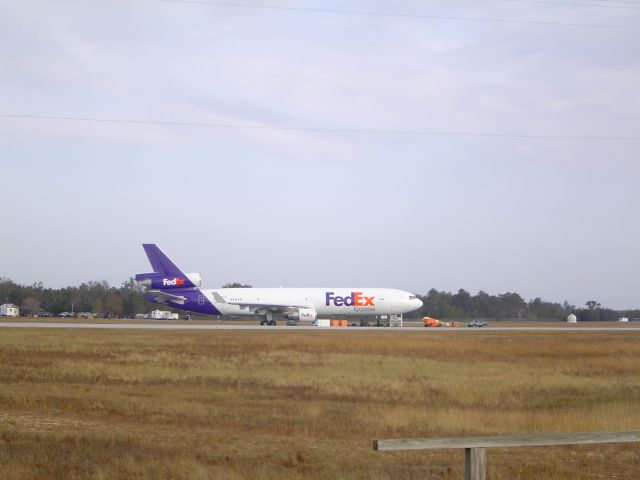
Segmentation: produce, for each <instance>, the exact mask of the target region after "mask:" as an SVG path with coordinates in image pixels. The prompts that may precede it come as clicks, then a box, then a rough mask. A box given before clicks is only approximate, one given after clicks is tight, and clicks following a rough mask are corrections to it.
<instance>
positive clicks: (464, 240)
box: [0, 0, 640, 308]
mask: <svg viewBox="0 0 640 480" xmlns="http://www.w3.org/2000/svg"><path fill="white" fill-rule="evenodd" d="M230 1H231V0H230ZM256 2H258V0H256ZM572 2H574V0H566V3H572ZM243 3H244V2H243ZM575 3H580V4H581V5H579V6H578V5H558V4H553V3H544V2H516V1H504V0H482V1H473V2H472V1H455V0H454V1H447V2H435V1H425V0H422V1H398V2H389V1H387V2H384V1H367V2H364V1H359V2H358V1H347V0H344V1H323V2H320V1H313V0H289V1H287V0H280V1H278V2H275V1H274V0H260V1H259V2H258V3H257V4H259V5H279V6H292V7H298V8H311V9H313V8H320V9H334V10H343V11H344V10H358V11H368V12H380V13H396V14H410V15H416V16H413V17H411V16H388V15H359V14H348V13H327V12H325V13H322V12H313V11H301V10H282V9H264V8H246V7H230V6H221V5H218V6H216V5H200V4H186V3H178V2H167V1H156V0H138V1H124V0H121V1H109V2H91V1H84V0H83V1H80V0H78V1H65V0H63V1H60V2H51V1H35V0H34V1H29V2H13V1H8V0H2V1H0V114H2V115H6V114H10V115H35V116H56V117H69V118H77V117H82V118H98V119H113V120H136V121H150V122H178V123H199V124H202V123H209V124H225V125H253V126H278V127H294V128H309V129H337V130H351V131H337V132H336V131H332V132H328V131H305V130H268V129H266V130H260V129H243V128H214V127H210V126H209V127H207V126H194V125H191V126H188V125H143V124H129V123H105V122H91V121H78V120H51V119H49V120H47V119H33V118H31V119H26V118H15V117H0V166H1V169H0V178H2V182H1V185H2V186H1V190H0V191H1V192H2V202H1V203H0V209H1V214H2V229H1V233H0V276H3V277H8V278H11V279H12V280H14V281H17V282H20V283H27V284H29V283H32V282H35V281H42V282H44V284H45V285H47V286H53V287H60V286H66V285H78V284H80V283H81V282H84V281H88V280H101V279H105V280H107V281H109V282H110V283H111V284H114V285H120V284H121V283H122V282H123V281H125V280H127V279H128V278H129V277H130V276H132V275H133V274H135V273H139V272H144V271H148V270H149V269H150V267H149V266H148V263H147V260H146V257H145V256H144V253H143V250H142V248H141V246H140V244H141V243H142V242H153V243H157V244H159V245H160V247H161V248H162V249H164V250H165V251H166V252H167V253H168V254H169V256H171V257H172V258H173V259H174V260H175V261H176V263H178V265H180V266H183V267H184V268H185V269H186V270H188V271H199V272H201V273H202V275H203V277H204V282H205V284H206V285H207V286H210V287H218V286H220V285H222V284H223V283H225V282H229V281H240V282H245V283H250V284H253V285H256V286H276V287H277V286H292V287H293V286H380V287H390V288H400V289H406V290H410V291H414V292H417V293H421V294H422V293H426V292H427V291H428V290H429V289H431V288H437V289H439V290H450V291H457V290H458V289H459V288H464V289H467V290H469V291H471V292H472V293H476V292H477V291H478V290H484V291H486V292H488V293H491V294H497V293H503V292H506V291H515V292H518V293H520V294H521V295H523V297H525V298H526V299H531V298H534V297H542V298H543V299H546V300H552V301H560V302H561V301H564V300H568V301H569V302H571V303H573V304H576V305H583V304H584V302H585V301H587V300H591V299H594V300H597V301H600V302H601V303H602V304H603V305H606V306H610V307H615V308H637V307H640V275H639V266H640V221H639V212H640V189H639V185H640V155H639V153H638V152H639V151H640V140H639V139H640V88H639V87H640V50H639V48H638V46H639V45H640V28H603V27H587V26H578V25H573V26H571V25H566V24H581V25H593V24H597V25H608V26H612V27H613V26H618V27H624V26H635V27H640V3H638V4H637V5H636V6H634V5H633V4H632V3H631V2H628V3H622V2H618V3H615V4H614V3H612V2H591V1H589V0H582V1H580V2H577V1H575ZM587 4H589V5H609V8H603V7H597V6H586V5H587ZM624 6H626V7H629V8H621V7H624ZM421 15H422V16H432V17H434V16H439V17H450V18H449V19H444V18H424V17H420V16H421ZM451 17H458V18H460V17H466V18H482V19H504V20H518V21H520V22H504V23H502V22H489V21H465V20H460V19H453V18H451ZM522 22H540V23H522ZM560 24H565V25H560ZM352 130H375V131H378V133H364V132H360V133H358V132H353V131H352ZM380 132H386V133H380ZM398 132H423V133H438V132H440V133H468V134H479V135H485V134H488V135H489V136H456V135H449V136H447V135H444V136H439V135H418V134H411V133H404V134H402V133H398ZM494 134H497V135H505V134H506V135H516V136H517V135H524V136H530V138H520V137H509V136H507V137H500V136H498V137H495V136H490V135H494ZM544 136H555V137H580V138H539V137H544ZM585 137H586V138H585ZM594 137H598V138H594ZM600 137H617V138H619V137H626V138H627V139H626V140H624V139H618V140H607V139H602V138H600ZM634 139H635V140H634Z"/></svg>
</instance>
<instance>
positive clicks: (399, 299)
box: [201, 288, 422, 317]
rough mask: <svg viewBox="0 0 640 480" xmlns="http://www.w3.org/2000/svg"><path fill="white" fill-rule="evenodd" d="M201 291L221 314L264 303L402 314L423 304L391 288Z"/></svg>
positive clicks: (339, 312)
mask: <svg viewBox="0 0 640 480" xmlns="http://www.w3.org/2000/svg"><path fill="white" fill-rule="evenodd" d="M201 292H202V293H203V294H204V295H205V296H206V297H207V299H208V300H209V301H210V302H211V303H212V304H213V305H214V306H215V307H216V308H217V309H218V310H219V311H220V313H221V314H222V315H255V314H256V313H257V312H259V310H260V306H261V305H264V306H267V305H271V306H281V307H282V308H286V307H304V308H311V309H314V310H315V311H316V312H317V314H318V317H323V316H345V317H349V316H351V317H353V316H358V317H362V316H366V315H399V314H403V313H407V312H411V311H413V310H417V309H418V308H420V307H421V306H422V302H421V301H420V300H419V299H418V298H416V296H415V295H414V294H413V293H410V292H404V291H402V290H394V289H389V288H220V289H202V290H201ZM220 297H221V298H220ZM221 299H223V300H224V302H222V301H220V300H221Z"/></svg>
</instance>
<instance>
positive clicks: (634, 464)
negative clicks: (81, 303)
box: [0, 329, 640, 480]
mask: <svg viewBox="0 0 640 480" xmlns="http://www.w3.org/2000/svg"><path fill="white" fill-rule="evenodd" d="M630 429H640V334H639V333H637V332H632V331H629V332H624V331H621V332H580V333H573V332H544V333H535V332H508V333H507V332H475V331H474V332H466V331H461V332H457V333H451V332H437V331H431V332H428V333H427V332H424V333H423V332H403V333H398V332H394V333H393V334H386V333H377V332H366V331H362V332H360V331H359V332H348V333H347V334H345V332H333V331H317V332H316V331H311V332H307V331H302V332H300V331H298V332H293V331H292V332H286V331H268V330H266V331H200V332H189V331H155V332H154V331H124V330H121V331H111V330H109V331H103V330H65V331H60V330H36V329H33V330H8V329H7V330H2V331H0V479H11V480H19V479H31V478H38V479H56V478H70V479H80V478H92V479H130V478H137V479H165V478H166V479H218V478H219V479H284V480H286V479H297V478H317V479H342V478H345V479H356V478H357V479H414V478H415V479H418V478H420V479H460V478H462V468H463V452H458V451H426V452H395V453H391V452H374V451H373V450H372V447H371V441H372V440H373V439H374V438H401V437H436V436H449V435H471V434H474V435H475V434H487V435H494V434H495V435H499V434H515V433H533V432H554V431H603V430H630ZM488 464H489V478H490V479H504V480H506V479H541V480H542V479H545V480H546V479H549V480H551V479H586V478H589V479H633V480H636V479H638V478H640V447H639V446H637V445H608V446H598V447H593V446H579V447H543V448H537V449H532V450H523V449H513V450H495V451H494V450H490V451H489V454H488Z"/></svg>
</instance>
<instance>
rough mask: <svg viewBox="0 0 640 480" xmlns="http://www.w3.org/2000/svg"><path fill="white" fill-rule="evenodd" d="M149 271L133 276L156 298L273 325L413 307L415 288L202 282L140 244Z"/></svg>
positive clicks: (415, 306)
mask: <svg viewBox="0 0 640 480" xmlns="http://www.w3.org/2000/svg"><path fill="white" fill-rule="evenodd" d="M142 247H143V248H144V251H145V252H146V254H147V257H148V258H149V262H151V267H152V268H153V272H152V273H140V274H138V275H136V277H135V280H136V282H138V284H139V285H142V286H143V287H145V289H146V294H147V298H148V299H149V300H150V301H152V302H155V303H160V304H165V305H167V306H170V307H174V308H179V309H182V310H188V311H191V312H196V313H204V314H209V315H222V316H233V317H238V316H260V317H262V321H261V322H260V324H261V325H275V324H276V322H275V320H273V316H274V315H281V316H284V317H285V318H287V319H289V320H306V321H314V320H315V319H316V318H318V317H320V318H328V317H332V316H337V317H363V316H378V315H395V316H396V318H402V314H403V313H407V312H411V311H413V310H417V309H418V308H420V307H421V306H422V301H420V299H418V298H417V297H416V296H415V295H414V294H412V293H409V292H403V291H401V290H392V289H388V288H220V289H204V288H200V285H201V283H202V282H201V278H200V274H199V273H183V271H182V270H180V269H179V268H178V267H177V266H176V265H175V264H174V263H173V262H172V261H171V260H170V259H169V257H167V256H166V255H165V254H164V253H163V252H162V250H160V248H158V246H157V245H155V244H153V243H146V244H143V245H142Z"/></svg>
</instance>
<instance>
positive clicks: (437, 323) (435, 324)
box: [422, 317, 457, 327]
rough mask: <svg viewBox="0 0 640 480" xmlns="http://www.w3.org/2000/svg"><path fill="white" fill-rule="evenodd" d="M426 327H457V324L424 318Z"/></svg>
mask: <svg viewBox="0 0 640 480" xmlns="http://www.w3.org/2000/svg"><path fill="white" fill-rule="evenodd" d="M422 321H423V322H424V326H425V327H456V326H457V325H456V322H443V321H442V320H437V319H435V318H431V317H424V318H423V319H422Z"/></svg>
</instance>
